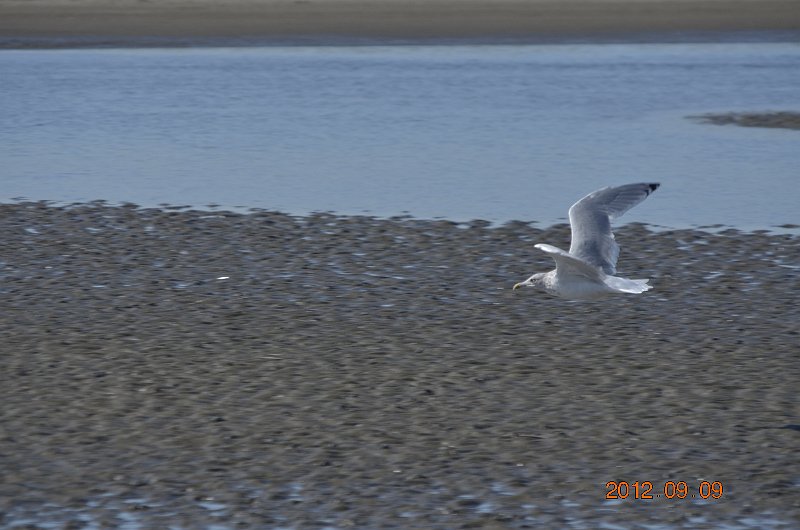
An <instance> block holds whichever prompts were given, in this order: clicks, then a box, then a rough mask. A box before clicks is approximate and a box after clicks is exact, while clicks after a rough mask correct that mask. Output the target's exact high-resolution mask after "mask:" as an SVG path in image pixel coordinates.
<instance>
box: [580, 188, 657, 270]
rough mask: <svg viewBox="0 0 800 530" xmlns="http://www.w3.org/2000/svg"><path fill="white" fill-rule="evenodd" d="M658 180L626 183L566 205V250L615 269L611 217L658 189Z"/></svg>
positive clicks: (601, 267) (586, 260)
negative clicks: (568, 229)
mask: <svg viewBox="0 0 800 530" xmlns="http://www.w3.org/2000/svg"><path fill="white" fill-rule="evenodd" d="M659 186H660V184H657V183H652V184H651V183H644V182H643V183H639V184H626V185H624V186H617V187H615V188H603V189H600V190H597V191H595V192H592V193H590V194H589V195H587V196H586V197H584V198H583V199H581V200H579V201H578V202H576V203H575V204H573V205H572V207H570V209H569V224H570V226H571V228H572V242H571V243H570V246H569V254H571V255H572V256H575V257H576V258H580V259H581V260H583V261H585V262H587V263H590V264H592V265H595V266H596V267H599V268H600V269H602V270H603V272H605V273H606V274H615V273H616V272H617V258H618V257H619V245H617V242H616V241H614V233H613V232H612V231H611V220H612V219H616V218H617V217H620V216H621V215H622V214H624V213H625V212H627V211H628V210H630V209H631V208H633V207H634V206H636V205H637V204H639V203H640V202H642V201H643V200H645V199H646V198H647V196H648V195H650V194H651V193H653V192H654V191H656V190H657V189H658V187H659Z"/></svg>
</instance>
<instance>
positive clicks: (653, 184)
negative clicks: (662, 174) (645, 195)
mask: <svg viewBox="0 0 800 530" xmlns="http://www.w3.org/2000/svg"><path fill="white" fill-rule="evenodd" d="M648 186H650V193H653V192H654V191H656V190H657V189H658V187H659V186H661V183H660V182H651V183H650V184H648Z"/></svg>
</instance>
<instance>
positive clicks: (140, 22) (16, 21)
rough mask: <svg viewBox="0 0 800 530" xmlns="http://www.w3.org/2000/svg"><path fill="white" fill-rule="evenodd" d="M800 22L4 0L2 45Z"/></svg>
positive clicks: (642, 13) (655, 10) (333, 5)
mask: <svg viewBox="0 0 800 530" xmlns="http://www.w3.org/2000/svg"><path fill="white" fill-rule="evenodd" d="M798 29H800V4H799V3H798V2H797V1H796V0H560V1H555V0H533V1H522V0H429V1H424V2H423V1H409V0H296V1H288V0H264V1H257V0H236V1H232V2H225V3H220V2H214V1H211V0H164V1H158V2H148V1H139V0H74V1H72V0H70V1H68V0H4V1H3V2H0V45H1V46H3V47H6V48H8V47H36V46H40V47H41V46H81V45H148V44H149V45H154V44H158V45H165V44H175V45H187V44H197V43H208V42H209V41H215V40H228V41H231V40H238V41H244V42H251V41H254V40H255V41H259V40H261V41H263V40H297V41H300V42H320V41H330V40H332V39H333V40H339V41H343V42H352V41H359V39H383V40H385V39H395V40H397V39H400V40H403V39H411V40H415V39H548V38H553V37H554V36H559V37H564V36H573V37H580V38H610V37H614V38H618V37H619V36H621V35H629V36H634V37H636V36H638V37H636V38H640V37H641V35H642V34H647V33H671V34H675V33H686V32H717V31H766V30H798Z"/></svg>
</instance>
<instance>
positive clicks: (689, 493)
mask: <svg viewBox="0 0 800 530" xmlns="http://www.w3.org/2000/svg"><path fill="white" fill-rule="evenodd" d="M606 490H607V491H606V499H642V500H650V499H662V498H663V499H721V498H722V482H719V481H714V482H709V481H707V480H704V481H702V482H700V484H698V485H697V486H694V487H692V486H689V484H688V483H686V482H684V481H678V482H673V481H672V480H669V481H667V482H664V483H663V485H662V484H658V485H653V482H650V481H649V480H643V481H638V480H637V481H636V482H627V481H624V480H620V481H616V480H610V481H608V482H606Z"/></svg>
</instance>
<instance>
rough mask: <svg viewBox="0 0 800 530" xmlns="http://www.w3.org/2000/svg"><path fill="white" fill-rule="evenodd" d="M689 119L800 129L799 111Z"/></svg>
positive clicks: (723, 123)
mask: <svg viewBox="0 0 800 530" xmlns="http://www.w3.org/2000/svg"><path fill="white" fill-rule="evenodd" d="M690 118H691V119H693V120H695V121H699V122H702V123H710V124H713V125H739V126H741V127H767V128H770V129H800V112H792V111H781V112H728V113H722V114H703V115H700V116H690Z"/></svg>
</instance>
